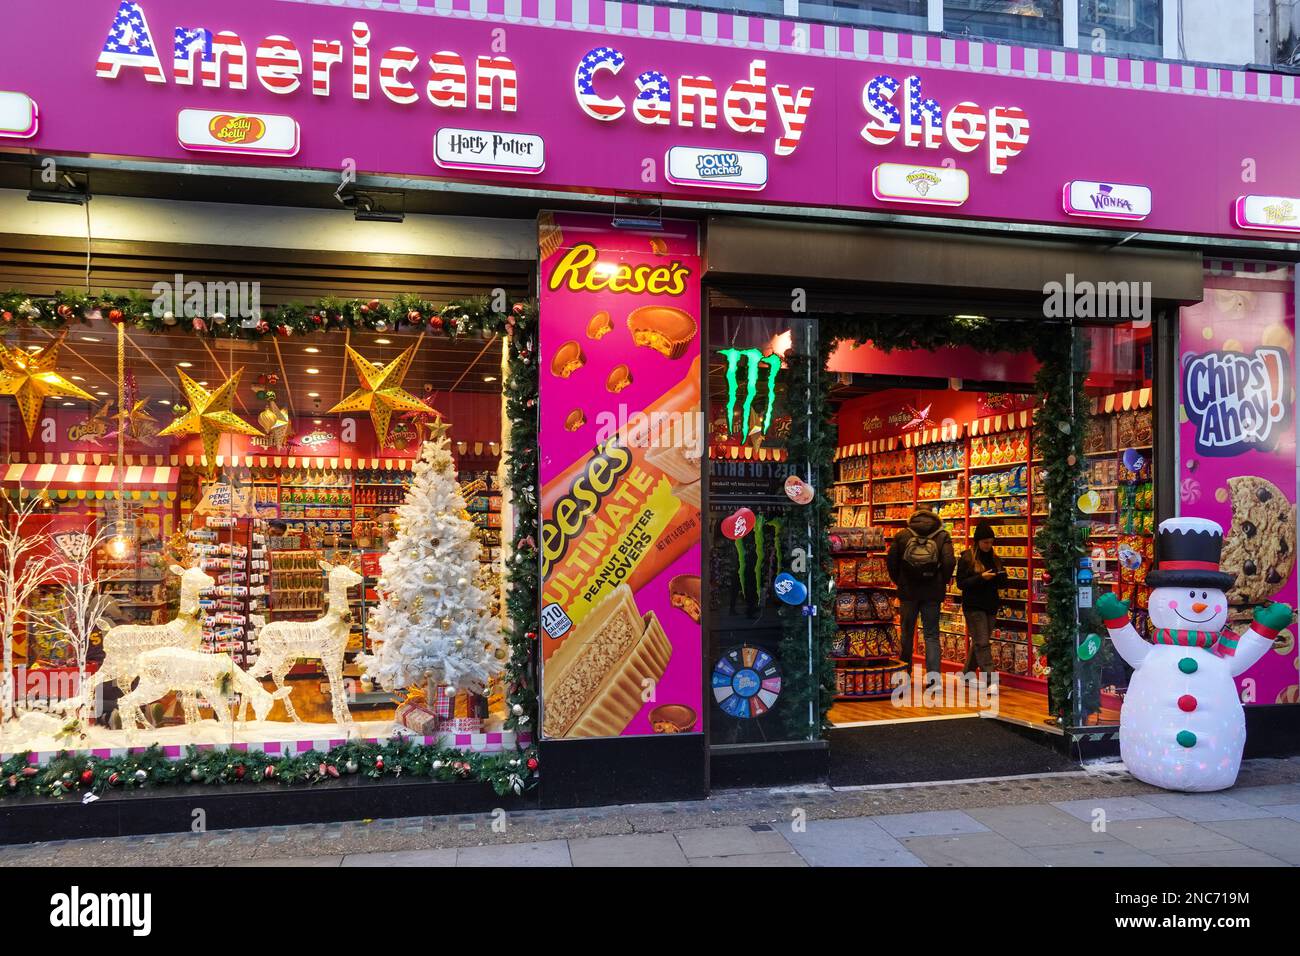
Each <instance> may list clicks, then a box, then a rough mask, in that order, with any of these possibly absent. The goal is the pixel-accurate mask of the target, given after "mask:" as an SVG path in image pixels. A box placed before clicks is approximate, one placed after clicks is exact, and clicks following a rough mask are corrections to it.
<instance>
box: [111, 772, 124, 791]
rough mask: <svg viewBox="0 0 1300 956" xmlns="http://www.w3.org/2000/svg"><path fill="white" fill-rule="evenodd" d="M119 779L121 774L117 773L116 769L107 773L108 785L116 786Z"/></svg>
mask: <svg viewBox="0 0 1300 956" xmlns="http://www.w3.org/2000/svg"><path fill="white" fill-rule="evenodd" d="M121 780H122V776H121V774H119V773H117V772H116V771H114V772H113V773H110V774H109V775H108V782H109V785H110V786H114V787H116V786H117V785H118V783H119V782H121Z"/></svg>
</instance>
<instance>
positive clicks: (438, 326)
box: [429, 315, 443, 331]
mask: <svg viewBox="0 0 1300 956" xmlns="http://www.w3.org/2000/svg"><path fill="white" fill-rule="evenodd" d="M442 326H443V321H442V316H440V315H431V316H429V328H431V329H433V330H434V331H441V330H442Z"/></svg>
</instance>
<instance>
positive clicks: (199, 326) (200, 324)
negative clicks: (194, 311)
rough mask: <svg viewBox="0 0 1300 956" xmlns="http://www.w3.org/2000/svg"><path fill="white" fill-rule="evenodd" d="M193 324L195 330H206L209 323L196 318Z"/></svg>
mask: <svg viewBox="0 0 1300 956" xmlns="http://www.w3.org/2000/svg"><path fill="white" fill-rule="evenodd" d="M192 324H193V325H194V331H195V332H206V331H207V330H208V324H207V323H206V322H204V321H203V320H202V319H195V320H194V322H193V323H192Z"/></svg>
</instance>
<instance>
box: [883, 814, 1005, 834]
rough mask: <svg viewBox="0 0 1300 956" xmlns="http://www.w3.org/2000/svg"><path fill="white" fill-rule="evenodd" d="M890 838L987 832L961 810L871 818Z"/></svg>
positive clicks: (985, 828)
mask: <svg viewBox="0 0 1300 956" xmlns="http://www.w3.org/2000/svg"><path fill="white" fill-rule="evenodd" d="M871 819H873V820H875V821H876V823H878V824H880V826H881V828H882V829H883V830H884V831H885V832H886V833H888V834H889V835H890V836H892V837H900V838H901V837H922V836H952V835H955V834H958V833H984V832H986V831H987V830H988V827H986V826H985V825H984V824H982V823H980V822H979V821H978V820H976V819H975V818H974V817H972V816H971V815H970V814H968V813H966V812H965V811H963V810H931V811H928V812H921V813H886V814H883V815H881V816H878V817H872V818H871Z"/></svg>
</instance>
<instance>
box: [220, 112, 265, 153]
mask: <svg viewBox="0 0 1300 956" xmlns="http://www.w3.org/2000/svg"><path fill="white" fill-rule="evenodd" d="M208 132H209V133H211V134H212V135H213V137H214V138H216V139H219V140H221V141H222V142H224V143H238V144H242V145H248V144H250V143H256V142H257V141H258V140H260V139H261V138H262V137H263V136H265V135H266V122H265V121H264V120H261V119H258V118H257V117H256V116H228V115H225V114H222V115H221V116H214V117H213V118H212V122H210V123H209V124H208Z"/></svg>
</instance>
